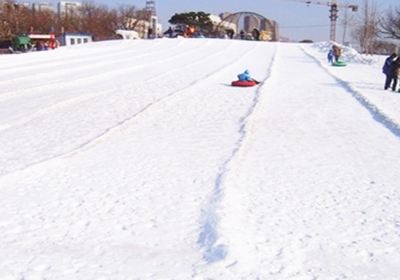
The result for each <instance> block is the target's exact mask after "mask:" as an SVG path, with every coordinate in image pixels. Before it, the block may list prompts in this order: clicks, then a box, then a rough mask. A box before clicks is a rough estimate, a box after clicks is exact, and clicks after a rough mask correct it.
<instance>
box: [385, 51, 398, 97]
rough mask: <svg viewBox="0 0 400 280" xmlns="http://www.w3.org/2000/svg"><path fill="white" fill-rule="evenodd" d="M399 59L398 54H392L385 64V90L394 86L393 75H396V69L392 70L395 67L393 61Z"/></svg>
mask: <svg viewBox="0 0 400 280" xmlns="http://www.w3.org/2000/svg"><path fill="white" fill-rule="evenodd" d="M396 57H397V54H396V53H392V54H391V55H390V56H389V57H388V58H386V60H385V63H384V64H383V67H382V72H383V74H385V75H386V81H385V90H387V89H388V88H390V85H391V84H392V81H393V78H394V77H393V75H394V69H392V66H393V61H394V60H395V58H396Z"/></svg>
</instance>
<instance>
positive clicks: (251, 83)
mask: <svg viewBox="0 0 400 280" xmlns="http://www.w3.org/2000/svg"><path fill="white" fill-rule="evenodd" d="M256 84H258V83H257V82H256V81H254V80H252V81H233V82H232V83H231V85H232V86H234V87H253V86H255V85H256Z"/></svg>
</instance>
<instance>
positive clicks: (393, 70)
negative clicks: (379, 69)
mask: <svg viewBox="0 0 400 280" xmlns="http://www.w3.org/2000/svg"><path fill="white" fill-rule="evenodd" d="M390 75H391V77H392V81H393V84H392V90H393V91H396V88H397V82H398V80H399V75H400V57H397V58H396V59H395V60H394V61H393V62H392V64H391V67H390Z"/></svg>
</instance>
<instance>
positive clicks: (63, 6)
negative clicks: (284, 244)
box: [57, 1, 82, 15]
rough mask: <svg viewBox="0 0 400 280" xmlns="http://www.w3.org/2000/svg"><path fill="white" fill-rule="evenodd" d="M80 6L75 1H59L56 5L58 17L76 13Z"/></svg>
mask: <svg viewBox="0 0 400 280" xmlns="http://www.w3.org/2000/svg"><path fill="white" fill-rule="evenodd" d="M81 6H82V3H80V2H76V1H60V2H58V4H57V10H58V15H63V14H73V13H76V12H77V11H78V9H79V8H80V7H81Z"/></svg>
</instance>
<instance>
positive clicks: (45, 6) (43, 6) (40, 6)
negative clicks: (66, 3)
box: [32, 3, 54, 12]
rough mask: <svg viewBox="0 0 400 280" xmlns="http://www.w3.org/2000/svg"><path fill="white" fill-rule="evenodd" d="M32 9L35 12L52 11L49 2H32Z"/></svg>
mask: <svg viewBox="0 0 400 280" xmlns="http://www.w3.org/2000/svg"><path fill="white" fill-rule="evenodd" d="M32 10H33V11H35V12H44V11H54V7H53V5H51V4H50V3H32Z"/></svg>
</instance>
